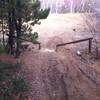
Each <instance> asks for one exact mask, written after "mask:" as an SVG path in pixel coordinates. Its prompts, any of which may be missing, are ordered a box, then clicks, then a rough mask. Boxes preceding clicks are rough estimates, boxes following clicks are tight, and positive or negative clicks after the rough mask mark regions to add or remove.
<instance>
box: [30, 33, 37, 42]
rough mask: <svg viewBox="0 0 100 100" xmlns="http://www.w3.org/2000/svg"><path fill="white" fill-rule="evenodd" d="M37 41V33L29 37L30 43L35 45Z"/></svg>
mask: <svg viewBox="0 0 100 100" xmlns="http://www.w3.org/2000/svg"><path fill="white" fill-rule="evenodd" d="M37 40H38V33H37V32H34V34H32V35H31V42H32V43H35V42H37Z"/></svg>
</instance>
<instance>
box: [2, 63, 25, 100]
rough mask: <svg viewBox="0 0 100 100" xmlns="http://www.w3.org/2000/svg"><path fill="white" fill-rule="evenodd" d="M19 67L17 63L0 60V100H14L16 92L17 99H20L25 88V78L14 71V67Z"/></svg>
mask: <svg viewBox="0 0 100 100" xmlns="http://www.w3.org/2000/svg"><path fill="white" fill-rule="evenodd" d="M19 67H21V65H20V64H18V63H12V62H9V61H0V100H15V98H16V96H17V95H18V94H19V97H18V100H21V99H20V98H21V96H22V95H23V93H24V92H25V91H26V90H27V82H26V80H25V79H24V78H23V77H22V76H21V75H19V74H17V73H16V70H15V69H17V68H19ZM18 70H19V69H18Z"/></svg>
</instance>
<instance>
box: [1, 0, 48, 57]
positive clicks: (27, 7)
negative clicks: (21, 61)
mask: <svg viewBox="0 0 100 100" xmlns="http://www.w3.org/2000/svg"><path fill="white" fill-rule="evenodd" d="M1 2H2V9H4V13H5V15H6V16H4V17H6V18H7V19H6V20H7V21H8V29H9V34H8V37H9V39H8V47H9V52H10V53H11V54H13V53H14V50H13V47H14V44H16V57H18V56H19V48H20V45H19V41H20V36H21V30H22V23H23V22H27V21H29V20H33V25H35V24H37V23H38V22H39V20H40V19H45V18H47V16H48V14H49V10H50V9H44V10H42V9H41V8H40V2H39V1H38V0H0V4H1ZM0 9H1V8H0ZM15 39H16V41H14V40H15ZM15 42H16V43H15Z"/></svg>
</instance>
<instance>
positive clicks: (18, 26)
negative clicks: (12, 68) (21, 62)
mask: <svg viewBox="0 0 100 100" xmlns="http://www.w3.org/2000/svg"><path fill="white" fill-rule="evenodd" d="M21 27H22V20H21V18H18V22H16V36H17V39H16V44H17V47H16V57H18V56H19V55H20V41H19V38H20V36H21Z"/></svg>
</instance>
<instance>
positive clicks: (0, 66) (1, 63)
mask: <svg viewBox="0 0 100 100" xmlns="http://www.w3.org/2000/svg"><path fill="white" fill-rule="evenodd" d="M20 66H21V65H20V64H19V63H12V62H10V61H0V70H3V69H11V68H19V67H20Z"/></svg>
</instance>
